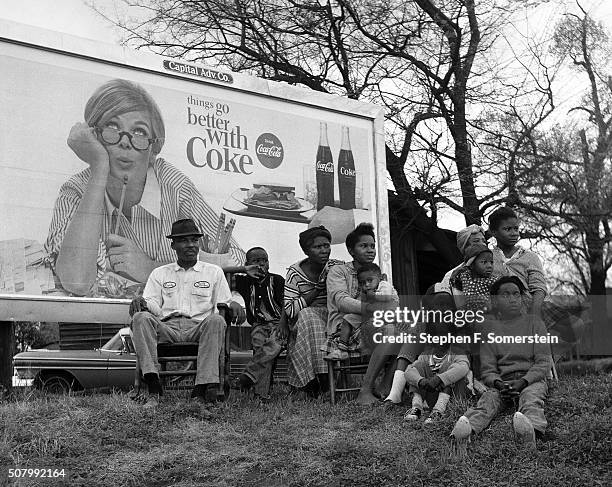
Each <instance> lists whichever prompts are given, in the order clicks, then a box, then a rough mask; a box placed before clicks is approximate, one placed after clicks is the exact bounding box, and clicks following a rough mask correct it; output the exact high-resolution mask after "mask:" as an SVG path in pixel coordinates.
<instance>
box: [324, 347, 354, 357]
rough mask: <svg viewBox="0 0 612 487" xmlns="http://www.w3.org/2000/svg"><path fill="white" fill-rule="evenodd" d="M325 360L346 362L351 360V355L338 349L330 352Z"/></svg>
mask: <svg viewBox="0 0 612 487" xmlns="http://www.w3.org/2000/svg"><path fill="white" fill-rule="evenodd" d="M325 358H326V359H327V360H346V359H348V358H349V354H348V352H345V351H344V350H340V349H338V348H337V349H335V350H332V351H331V352H329V353H328V354H327V356H326V357H325Z"/></svg>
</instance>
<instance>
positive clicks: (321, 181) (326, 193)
mask: <svg viewBox="0 0 612 487" xmlns="http://www.w3.org/2000/svg"><path fill="white" fill-rule="evenodd" d="M316 173H317V210H320V209H321V208H323V207H324V206H335V205H334V161H333V159H332V153H331V149H330V148H329V142H328V141H327V123H325V122H321V133H320V135H319V148H318V149H317V164H316Z"/></svg>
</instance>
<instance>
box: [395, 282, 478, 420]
mask: <svg viewBox="0 0 612 487" xmlns="http://www.w3.org/2000/svg"><path fill="white" fill-rule="evenodd" d="M423 308H424V309H428V310H430V311H440V312H441V313H444V311H447V310H453V309H454V302H453V298H452V296H451V295H450V294H447V293H436V294H432V295H431V296H425V297H424V298H423ZM453 328H454V326H453V325H451V324H449V323H446V322H444V321H442V320H440V319H436V318H434V319H433V320H432V321H430V322H428V323H427V327H426V330H427V335H428V336H430V337H432V338H433V337H438V338H448V337H449V336H450V335H451V333H452V329H453ZM469 370H470V361H469V359H468V357H467V355H466V354H465V352H464V351H463V350H459V349H457V347H456V346H451V345H450V344H449V343H442V342H441V341H440V342H439V343H435V342H434V343H431V344H427V345H426V348H425V350H424V351H423V353H422V354H421V355H419V357H418V359H417V360H416V361H415V362H413V363H412V364H410V365H409V366H408V367H407V368H406V371H405V373H404V377H405V379H406V383H408V384H409V385H410V392H412V393H413V394H412V407H411V408H410V409H409V410H408V411H407V412H406V414H405V415H404V419H405V420H406V421H416V420H418V419H419V418H420V417H421V416H422V414H423V408H424V406H425V404H424V401H423V399H424V398H425V399H428V402H429V403H430V404H431V403H432V402H435V405H434V407H433V410H432V412H431V414H430V415H429V417H428V418H427V419H426V420H425V424H431V423H434V422H437V421H439V420H440V419H441V418H442V415H443V414H444V412H445V411H446V406H447V404H448V401H449V399H450V395H451V392H455V393H457V392H459V383H460V382H463V383H464V385H465V381H464V380H463V379H465V377H466V376H467V374H468V372H469ZM464 389H465V388H464Z"/></svg>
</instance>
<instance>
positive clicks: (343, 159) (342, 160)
mask: <svg viewBox="0 0 612 487" xmlns="http://www.w3.org/2000/svg"><path fill="white" fill-rule="evenodd" d="M355 180H356V174H355V161H354V160H353V151H352V150H351V139H350V138H349V128H348V127H342V144H341V145H340V154H339V155H338V189H339V192H340V208H342V209H343V210H352V209H353V208H355Z"/></svg>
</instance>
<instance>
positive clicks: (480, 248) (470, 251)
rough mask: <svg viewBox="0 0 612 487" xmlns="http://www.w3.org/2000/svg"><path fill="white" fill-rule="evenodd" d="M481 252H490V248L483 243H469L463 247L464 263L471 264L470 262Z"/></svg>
mask: <svg viewBox="0 0 612 487" xmlns="http://www.w3.org/2000/svg"><path fill="white" fill-rule="evenodd" d="M483 252H491V253H492V250H491V249H489V247H487V246H486V245H485V244H475V245H470V246H469V247H467V248H466V249H465V256H464V257H465V265H472V262H474V261H475V260H476V258H477V257H478V256H479V255H480V254H482V253H483Z"/></svg>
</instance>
